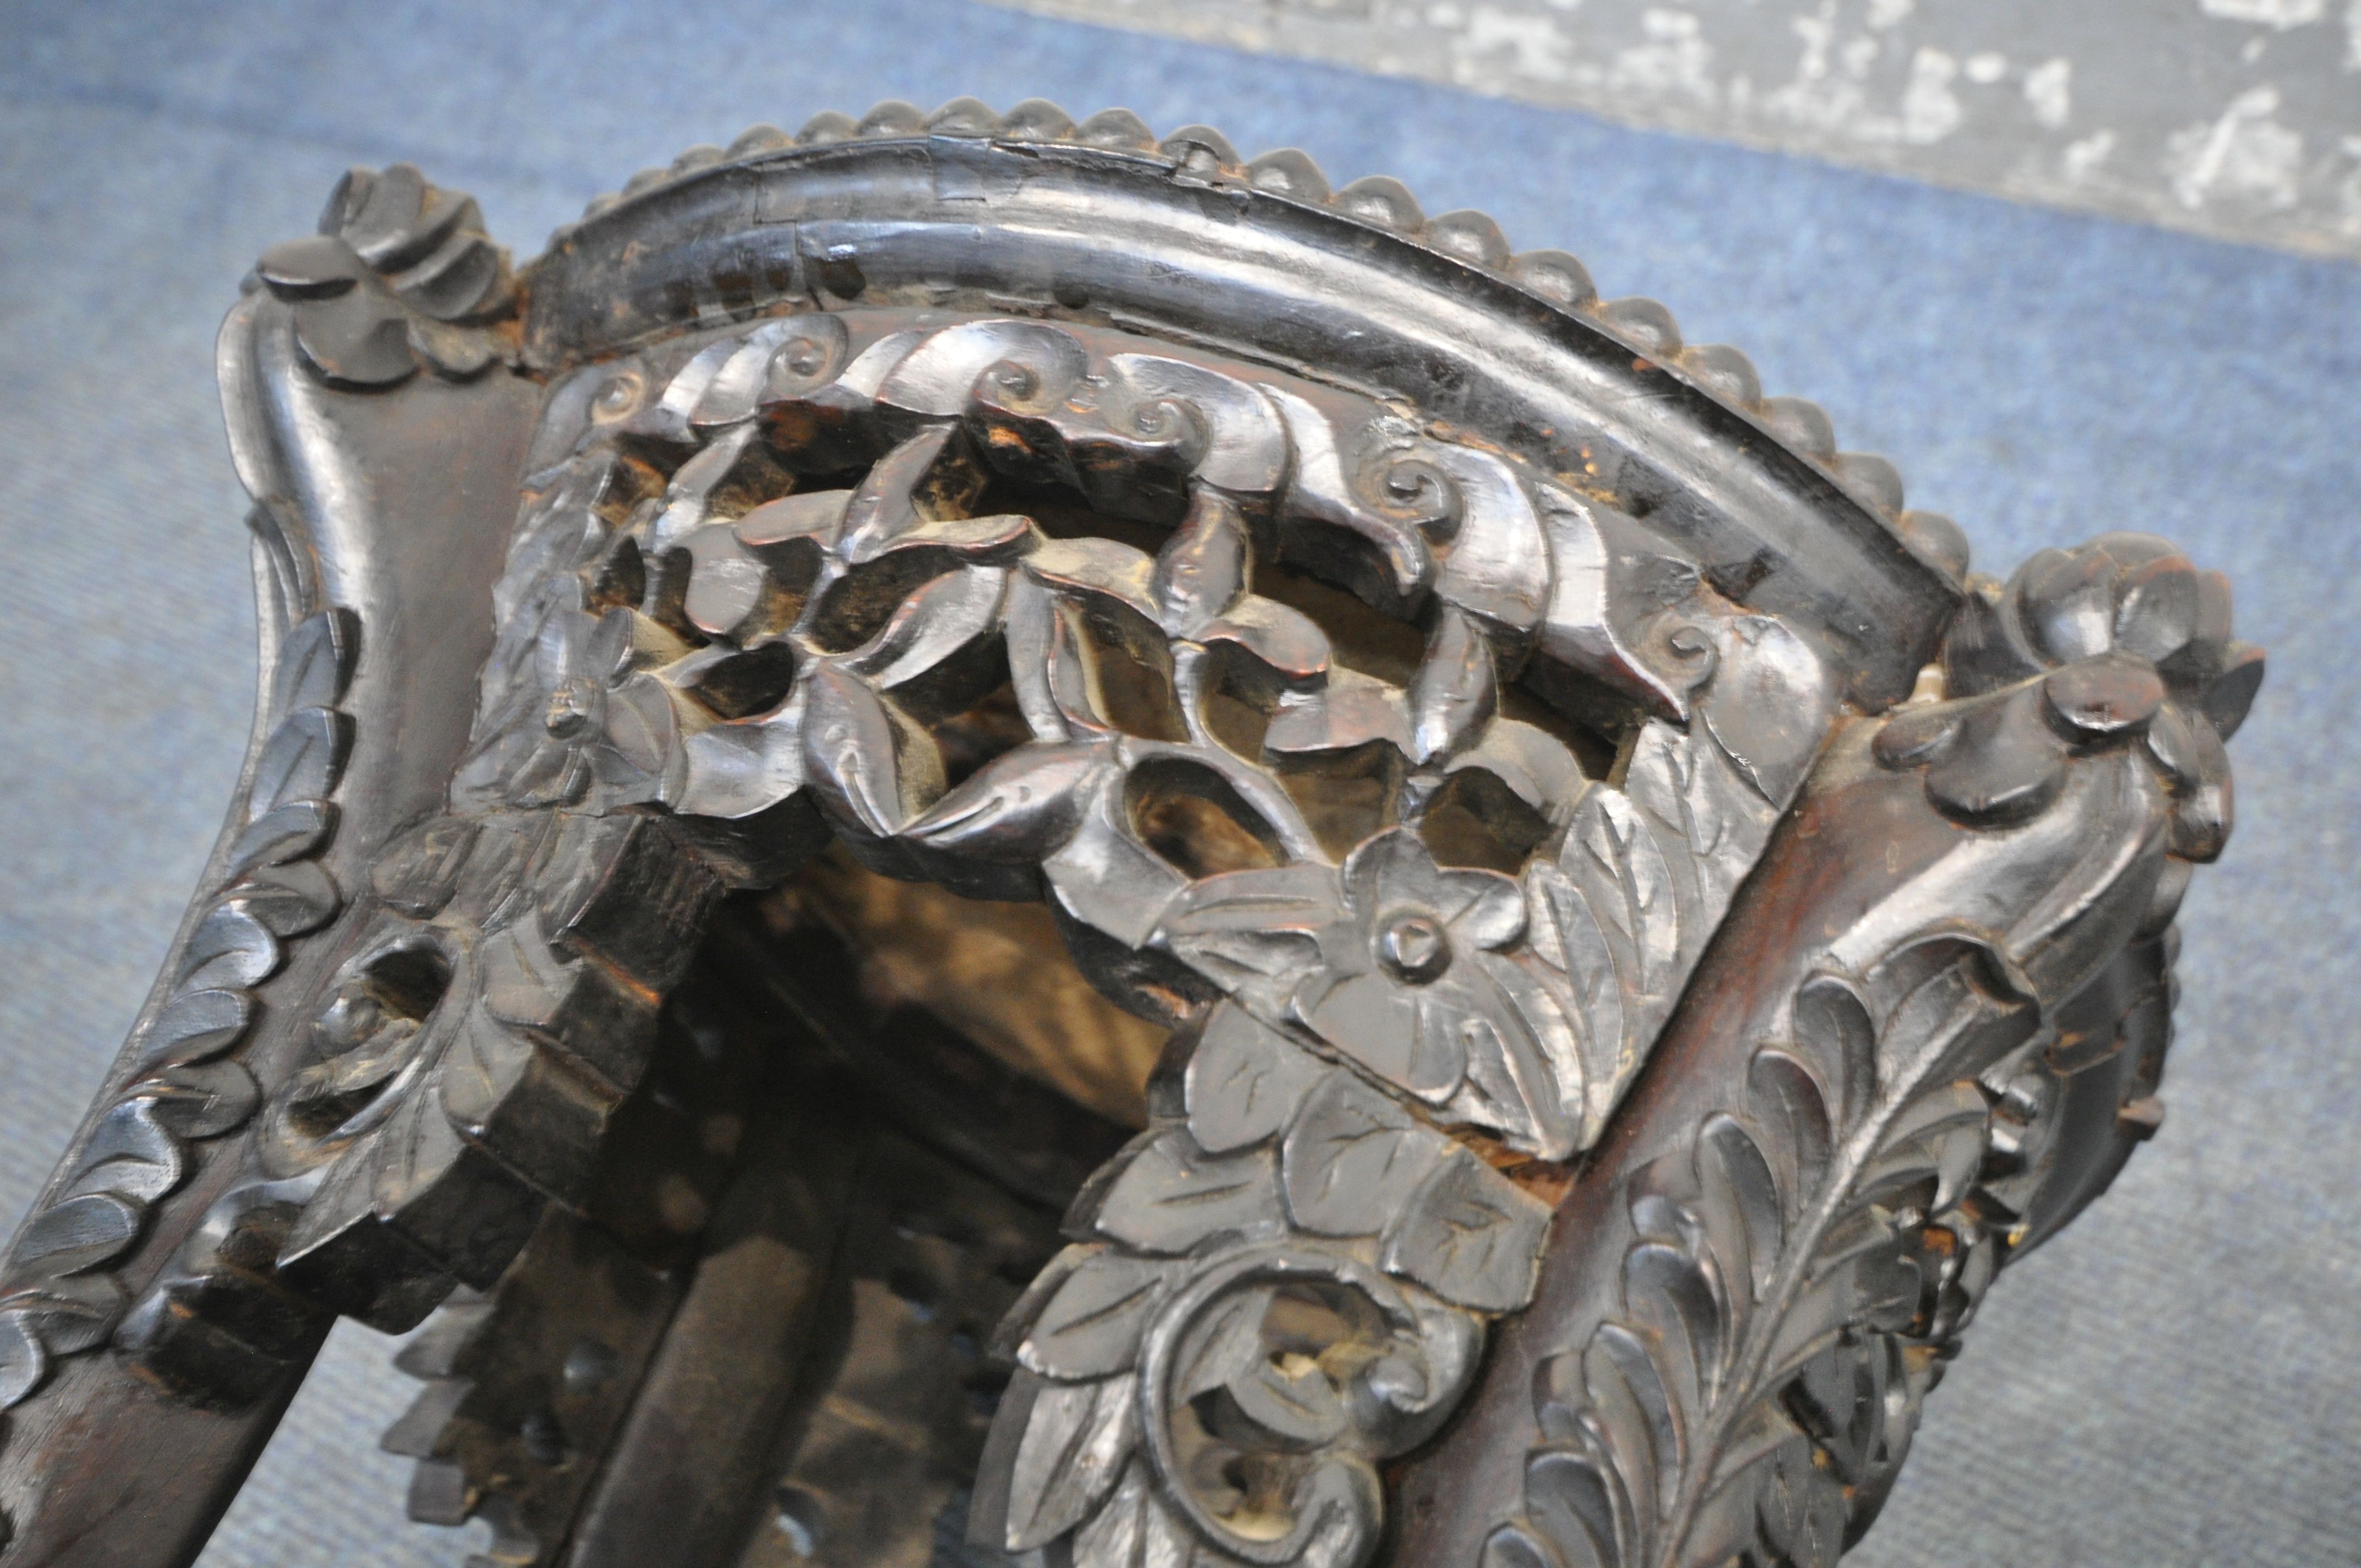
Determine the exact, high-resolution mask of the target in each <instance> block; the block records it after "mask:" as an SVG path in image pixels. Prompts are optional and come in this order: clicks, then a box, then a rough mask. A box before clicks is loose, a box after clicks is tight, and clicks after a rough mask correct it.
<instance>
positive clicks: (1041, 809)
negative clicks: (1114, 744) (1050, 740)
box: [903, 743, 1115, 861]
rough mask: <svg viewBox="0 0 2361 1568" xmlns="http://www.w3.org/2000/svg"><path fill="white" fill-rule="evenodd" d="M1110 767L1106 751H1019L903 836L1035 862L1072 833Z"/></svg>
mask: <svg viewBox="0 0 2361 1568" xmlns="http://www.w3.org/2000/svg"><path fill="white" fill-rule="evenodd" d="M1114 768H1115V762H1114V759H1113V758H1112V757H1111V756H1110V755H1109V754H1108V751H1107V749H1106V748H1105V747H1103V746H1093V745H1041V744H1038V743H1037V744H1034V745H1029V746H1019V747H1018V748H1017V749H1016V750H1015V751H1010V752H1008V753H1006V754H1005V755H1004V756H999V757H994V759H993V760H992V761H991V762H986V763H985V764H984V765H983V767H982V768H980V769H978V770H977V771H976V773H975V774H974V775H973V776H972V777H971V778H969V779H968V780H967V781H966V782H965V783H963V784H961V785H960V786H959V787H958V788H956V789H954V790H952V791H951V792H950V794H949V795H944V796H943V797H942V798H941V799H940V800H939V801H937V802H936V803H935V804H934V805H933V806H929V807H928V809H927V810H926V812H925V813H924V814H923V815H921V816H920V817H917V820H915V821H913V822H912V823H911V824H910V825H909V826H908V827H907V828H905V829H903V837H904V838H906V839H909V840H911V841H912V842H915V843H919V844H923V845H925V846H926V847H928V849H932V850H944V851H947V852H953V853H959V854H966V855H974V856H978V857H980V858H982V859H984V860H988V861H1038V860H1041V859H1043V858H1045V857H1046V856H1048V855H1049V852H1050V851H1051V850H1054V849H1056V848H1057V847H1058V846H1059V845H1060V844H1062V843H1064V842H1065V841H1066V840H1067V839H1070V838H1071V837H1072V836H1073V832H1074V829H1075V828H1076V827H1078V826H1079V825H1080V823H1081V821H1082V811H1083V808H1084V806H1085V804H1086V803H1087V802H1088V800H1089V799H1090V798H1091V796H1092V795H1093V792H1094V791H1095V790H1096V788H1097V787H1098V785H1099V784H1101V783H1102V782H1103V781H1104V779H1105V778H1106V777H1108V776H1109V775H1110V774H1111V773H1113V771H1114Z"/></svg>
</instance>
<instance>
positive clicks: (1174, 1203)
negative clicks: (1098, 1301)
mask: <svg viewBox="0 0 2361 1568" xmlns="http://www.w3.org/2000/svg"><path fill="white" fill-rule="evenodd" d="M1279 1221H1280V1214H1279V1195H1278V1191H1277V1183H1276V1182H1274V1181H1273V1180H1272V1179H1271V1159H1270V1157H1269V1155H1268V1153H1267V1152H1259V1151H1257V1152H1248V1153H1246V1154H1234V1155H1209V1154H1207V1153H1206V1152H1205V1151H1204V1150H1202V1149H1201V1148H1199V1147H1197V1146H1196V1142H1195V1140H1194V1139H1192V1138H1191V1137H1190V1136H1189V1135H1188V1134H1187V1133H1186V1132H1184V1131H1182V1130H1180V1128H1177V1127H1176V1128H1173V1129H1171V1130H1170V1131H1167V1132H1163V1133H1159V1134H1154V1135H1150V1136H1149V1137H1148V1140H1147V1141H1146V1142H1145V1144H1144V1146H1141V1147H1139V1149H1138V1150H1137V1153H1135V1154H1134V1155H1133V1156H1132V1157H1131V1158H1130V1160H1129V1161H1128V1162H1127V1163H1126V1164H1125V1165H1124V1166H1123V1168H1122V1169H1121V1171H1120V1172H1119V1173H1118V1174H1117V1175H1116V1176H1115V1180H1114V1181H1113V1183H1112V1184H1111V1185H1109V1186H1108V1187H1107V1188H1106V1189H1105V1196H1104V1198H1103V1199H1102V1200H1101V1201H1100V1203H1099V1209H1098V1213H1097V1216H1096V1218H1095V1220H1094V1221H1093V1224H1094V1225H1095V1227H1096V1228H1097V1230H1098V1231H1099V1232H1100V1233H1101V1234H1104V1235H1108V1236H1112V1237H1114V1238H1115V1240H1117V1241H1120V1242H1124V1243H1127V1244H1128V1245H1132V1246H1135V1247H1137V1248H1139V1249H1140V1250H1141V1251H1143V1252H1150V1253H1162V1254H1167V1255H1177V1254H1180V1253H1185V1252H1187V1251H1189V1250H1190V1249H1191V1247H1193V1246H1195V1245H1197V1244H1198V1243H1200V1242H1202V1241H1203V1240H1204V1239H1205V1238H1207V1237H1208V1236H1213V1235H1218V1234H1223V1233H1225V1232H1235V1231H1246V1230H1252V1229H1255V1228H1257V1227H1259V1226H1265V1225H1276V1224H1278V1223H1279Z"/></svg>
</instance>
